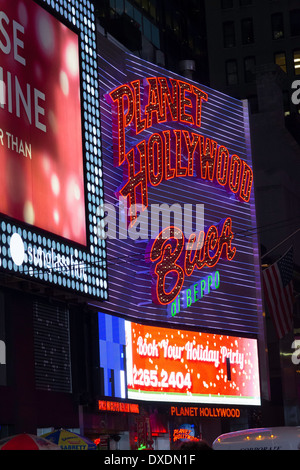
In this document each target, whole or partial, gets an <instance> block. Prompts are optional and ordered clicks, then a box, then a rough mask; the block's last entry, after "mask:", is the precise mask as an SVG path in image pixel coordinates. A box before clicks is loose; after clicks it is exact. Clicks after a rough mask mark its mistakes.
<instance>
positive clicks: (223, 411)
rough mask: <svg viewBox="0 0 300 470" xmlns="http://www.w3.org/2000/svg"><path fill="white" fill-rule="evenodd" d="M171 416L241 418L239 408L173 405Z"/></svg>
mask: <svg viewBox="0 0 300 470" xmlns="http://www.w3.org/2000/svg"><path fill="white" fill-rule="evenodd" d="M170 415H171V416H196V417H199V418H200V417H205V418H239V417H240V416H241V410H240V409H239V408H223V407H222V408H220V407H201V406H199V407H198V406H171V407H170Z"/></svg>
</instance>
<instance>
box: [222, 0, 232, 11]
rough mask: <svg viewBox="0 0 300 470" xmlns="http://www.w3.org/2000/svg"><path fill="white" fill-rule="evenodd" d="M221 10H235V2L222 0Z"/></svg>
mask: <svg viewBox="0 0 300 470" xmlns="http://www.w3.org/2000/svg"><path fill="white" fill-rule="evenodd" d="M221 8H223V9H225V8H233V0H221Z"/></svg>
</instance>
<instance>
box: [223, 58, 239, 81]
mask: <svg viewBox="0 0 300 470" xmlns="http://www.w3.org/2000/svg"><path fill="white" fill-rule="evenodd" d="M226 81H227V85H237V84H238V69H237V61H236V60H234V59H233V60H228V61H227V62H226Z"/></svg>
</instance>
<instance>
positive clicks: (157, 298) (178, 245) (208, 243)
mask: <svg viewBox="0 0 300 470" xmlns="http://www.w3.org/2000/svg"><path fill="white" fill-rule="evenodd" d="M167 231H168V232H167ZM166 233H168V235H169V234H170V236H169V237H168V238H166V236H165V235H166ZM233 236H234V235H233V232H232V221H231V218H230V217H227V219H224V220H222V221H221V222H220V223H219V226H218V227H216V226H215V225H211V226H210V227H209V228H208V230H207V231H206V232H203V231H201V232H199V235H198V238H197V239H196V236H195V234H192V235H191V236H190V239H189V241H188V249H187V250H186V249H185V237H184V234H183V233H182V231H181V230H180V229H179V228H177V227H168V228H165V229H163V230H162V231H161V233H160V234H159V235H158V236H157V237H156V238H155V240H154V241H152V242H151V243H150V244H149V246H148V248H147V252H146V260H147V261H151V262H153V263H154V265H153V266H152V268H151V275H152V280H153V283H152V299H153V302H155V303H158V304H163V305H167V304H169V303H170V302H172V301H173V300H174V299H175V298H176V297H177V295H178V294H179V292H180V291H181V288H182V286H183V283H184V279H185V276H190V275H191V274H192V273H193V271H194V269H195V268H197V269H202V268H204V267H210V268H211V267H213V266H215V265H216V264H217V263H218V261H219V259H220V258H221V257H223V258H225V259H227V260H228V261H231V260H232V259H233V258H234V256H235V254H236V248H234V247H232V246H231V241H232V239H233ZM168 275H169V277H168V279H167V276H168ZM170 278H171V279H170ZM167 283H168V284H169V285H168V289H167V288H166V284H167Z"/></svg>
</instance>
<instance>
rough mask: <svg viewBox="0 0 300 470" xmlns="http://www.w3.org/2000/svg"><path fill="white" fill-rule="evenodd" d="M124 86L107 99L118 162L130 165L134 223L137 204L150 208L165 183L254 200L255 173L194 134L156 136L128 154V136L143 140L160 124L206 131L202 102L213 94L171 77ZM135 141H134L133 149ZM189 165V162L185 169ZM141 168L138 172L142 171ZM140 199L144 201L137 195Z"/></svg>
mask: <svg viewBox="0 0 300 470" xmlns="http://www.w3.org/2000/svg"><path fill="white" fill-rule="evenodd" d="M143 84H144V93H143V95H142V96H141V81H140V80H135V81H133V82H131V83H129V84H124V85H122V86H119V87H118V88H116V89H115V90H113V91H111V92H110V93H109V94H107V95H106V98H107V99H108V100H111V105H112V116H113V124H114V133H113V136H114V162H115V165H116V166H120V165H123V164H125V165H124V180H125V182H124V183H123V185H122V187H121V188H119V189H118V193H119V194H121V195H122V196H123V197H124V198H128V200H129V204H128V205H129V207H130V208H131V213H130V217H131V221H133V220H134V219H135V218H136V216H137V214H136V211H135V207H136V205H137V204H142V205H143V206H145V207H147V206H148V190H147V186H148V185H152V186H158V185H159V184H160V183H161V182H162V181H163V180H171V179H173V178H175V177H176V178H177V177H186V176H190V177H193V176H195V175H196V177H197V178H200V179H202V180H208V181H211V182H212V181H213V182H215V183H217V184H219V185H220V186H223V187H226V188H227V189H228V190H229V191H231V192H232V193H234V194H235V195H236V196H237V197H238V198H239V199H240V200H242V201H244V202H248V201H249V199H250V194H251V188H252V182H253V172H252V169H251V168H250V167H249V165H248V164H247V163H246V162H245V161H243V160H241V159H240V157H239V156H238V155H235V154H233V155H231V156H230V154H229V151H228V149H227V148H226V146H225V145H223V144H218V143H217V142H216V141H213V140H212V139H210V138H205V137H204V136H203V135H200V134H197V133H195V132H189V131H188V130H181V129H170V130H166V131H162V132H155V133H153V134H151V135H150V137H149V138H148V141H146V140H142V141H141V142H139V143H138V144H136V145H135V146H134V147H132V148H130V150H127V147H128V145H127V142H126V130H127V131H131V134H135V135H134V137H135V138H136V136H138V134H139V133H141V132H142V131H144V130H146V129H149V128H150V127H151V126H152V125H153V123H154V122H156V123H159V124H161V123H165V122H167V121H168V122H179V123H184V124H186V125H188V126H193V127H198V128H200V127H201V110H202V101H203V100H204V101H208V95H207V93H205V92H203V91H202V90H201V89H200V88H198V87H195V86H192V85H191V84H189V83H187V82H184V81H181V80H175V79H170V85H169V83H168V80H167V78H165V77H150V78H146V79H145V80H144V82H143ZM133 140H134V138H132V137H131V138H130V137H129V144H130V142H131V143H132V141H133ZM183 160H187V163H186V165H184V163H183ZM136 168H138V170H137V171H136ZM137 193H139V195H138V194H137Z"/></svg>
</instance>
